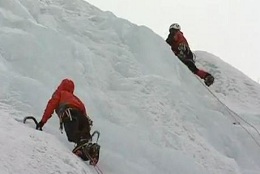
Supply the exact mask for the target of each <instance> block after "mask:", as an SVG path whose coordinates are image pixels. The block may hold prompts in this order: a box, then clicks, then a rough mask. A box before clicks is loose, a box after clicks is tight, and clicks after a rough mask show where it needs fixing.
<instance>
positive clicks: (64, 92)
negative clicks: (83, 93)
mask: <svg viewBox="0 0 260 174" xmlns="http://www.w3.org/2000/svg"><path fill="white" fill-rule="evenodd" d="M73 92H74V83H73V81H72V80H69V79H64V80H62V82H61V84H60V85H59V86H58V88H57V89H56V91H55V92H54V93H53V95H52V98H51V99H50V100H49V101H48V104H47V106H46V109H45V111H44V114H43V116H42V120H41V121H42V122H43V123H46V122H47V120H48V119H49V118H51V116H52V114H53V112H54V111H55V112H56V113H57V114H58V112H59V110H60V109H61V108H62V107H64V106H66V107H71V108H77V109H78V110H80V111H81V112H82V114H83V115H87V113H86V108H85V106H84V104H83V103H82V102H81V101H80V99H79V98H78V97H76V96H75V95H74V94H73Z"/></svg>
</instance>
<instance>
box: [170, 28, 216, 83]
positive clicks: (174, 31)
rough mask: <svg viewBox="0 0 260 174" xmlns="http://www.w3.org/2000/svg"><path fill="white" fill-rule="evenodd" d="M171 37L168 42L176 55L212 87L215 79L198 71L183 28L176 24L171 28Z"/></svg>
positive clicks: (206, 73)
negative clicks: (182, 30)
mask: <svg viewBox="0 0 260 174" xmlns="http://www.w3.org/2000/svg"><path fill="white" fill-rule="evenodd" d="M169 32H170V33H169V35H168V38H167V39H166V42H167V43H168V44H169V45H170V46H171V49H172V51H173V52H174V54H175V55H176V56H177V57H178V58H179V59H180V61H182V62H183V63H184V64H185V65H186V66H187V67H188V68H189V69H190V70H191V72H193V73H194V74H196V75H197V76H199V77H200V78H201V79H204V83H205V84H206V85H207V86H210V85H212V84H213V82H214V77H213V76H212V75H211V74H210V73H208V72H206V71H203V70H201V69H198V68H197V67H196V65H195V62H194V59H193V53H192V51H191V50H190V47H189V44H188V42H187V40H186V38H185V37H184V36H183V33H182V32H181V27H180V25H179V24H177V23H174V24H172V25H171V26H170V28H169Z"/></svg>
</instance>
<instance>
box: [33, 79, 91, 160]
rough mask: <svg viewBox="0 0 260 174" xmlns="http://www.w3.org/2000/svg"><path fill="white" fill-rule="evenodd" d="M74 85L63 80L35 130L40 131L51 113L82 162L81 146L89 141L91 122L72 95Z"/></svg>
mask: <svg viewBox="0 0 260 174" xmlns="http://www.w3.org/2000/svg"><path fill="white" fill-rule="evenodd" d="M73 92H74V83H73V81H72V80H70V79H64V80H62V82H61V83H60V85H59V86H58V88H57V89H56V91H55V92H54V93H53V95H52V97H51V99H50V100H49V101H48V104H47V106H46V109H45V111H44V114H43V116H42V119H41V121H40V122H39V123H38V125H37V129H42V127H43V126H44V124H45V123H46V122H47V121H48V119H49V118H51V116H52V114H53V112H54V111H55V113H56V114H57V115H58V117H59V119H60V128H61V129H62V128H63V126H64V129H65V132H66V135H67V137H68V141H70V142H74V143H76V144H77V146H76V147H75V149H77V151H76V150H75V149H74V150H73V153H75V154H76V155H78V156H80V157H81V158H82V159H83V160H84V158H85V159H86V157H84V154H83V152H82V150H83V149H82V148H81V146H82V147H83V145H86V144H87V143H88V142H89V141H90V139H91V135H90V129H91V126H92V120H91V119H90V118H89V117H88V115H87V112H86V108H85V106H84V104H83V103H82V101H81V100H80V99H79V98H78V97H77V96H75V95H74V94H73Z"/></svg>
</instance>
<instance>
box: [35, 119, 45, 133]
mask: <svg viewBox="0 0 260 174" xmlns="http://www.w3.org/2000/svg"><path fill="white" fill-rule="evenodd" d="M43 125H44V123H43V122H42V121H40V122H39V123H38V124H37V125H36V129H37V130H41V131H42V127H43Z"/></svg>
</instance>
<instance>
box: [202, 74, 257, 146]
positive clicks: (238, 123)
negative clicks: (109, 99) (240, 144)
mask: <svg viewBox="0 0 260 174" xmlns="http://www.w3.org/2000/svg"><path fill="white" fill-rule="evenodd" d="M197 79H198V80H199V81H200V83H202V85H203V86H204V87H205V88H206V89H207V90H208V91H209V92H210V93H211V94H212V96H213V97H214V98H215V99H217V101H218V102H219V103H220V104H221V105H222V106H224V108H226V110H227V111H228V112H229V113H230V116H231V117H233V119H234V120H235V122H234V123H233V124H235V125H239V126H241V127H242V128H243V129H244V130H245V131H246V132H247V134H248V135H249V136H250V137H251V138H252V139H253V140H254V141H255V143H256V144H257V145H258V146H259V147H260V143H259V142H258V141H257V140H256V139H255V137H254V136H253V135H252V134H251V133H250V132H249V131H248V130H247V129H246V128H245V126H243V125H241V124H240V122H239V121H238V120H237V118H236V117H238V118H239V119H240V120H242V121H243V122H245V123H246V124H248V125H249V126H250V127H252V128H253V129H254V130H255V131H256V132H257V133H258V135H259V136H260V133H259V131H258V130H257V128H256V127H255V126H253V125H252V124H250V123H249V122H248V121H246V120H245V119H243V118H242V117H241V116H240V115H239V114H237V113H236V112H235V111H233V110H232V109H230V108H229V107H228V106H227V105H226V104H225V103H223V102H222V101H221V100H220V99H219V98H218V97H217V96H216V95H215V94H214V93H213V92H212V91H211V90H210V89H209V88H208V87H206V86H205V85H204V83H203V82H202V81H201V80H200V79H199V78H198V77H197Z"/></svg>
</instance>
